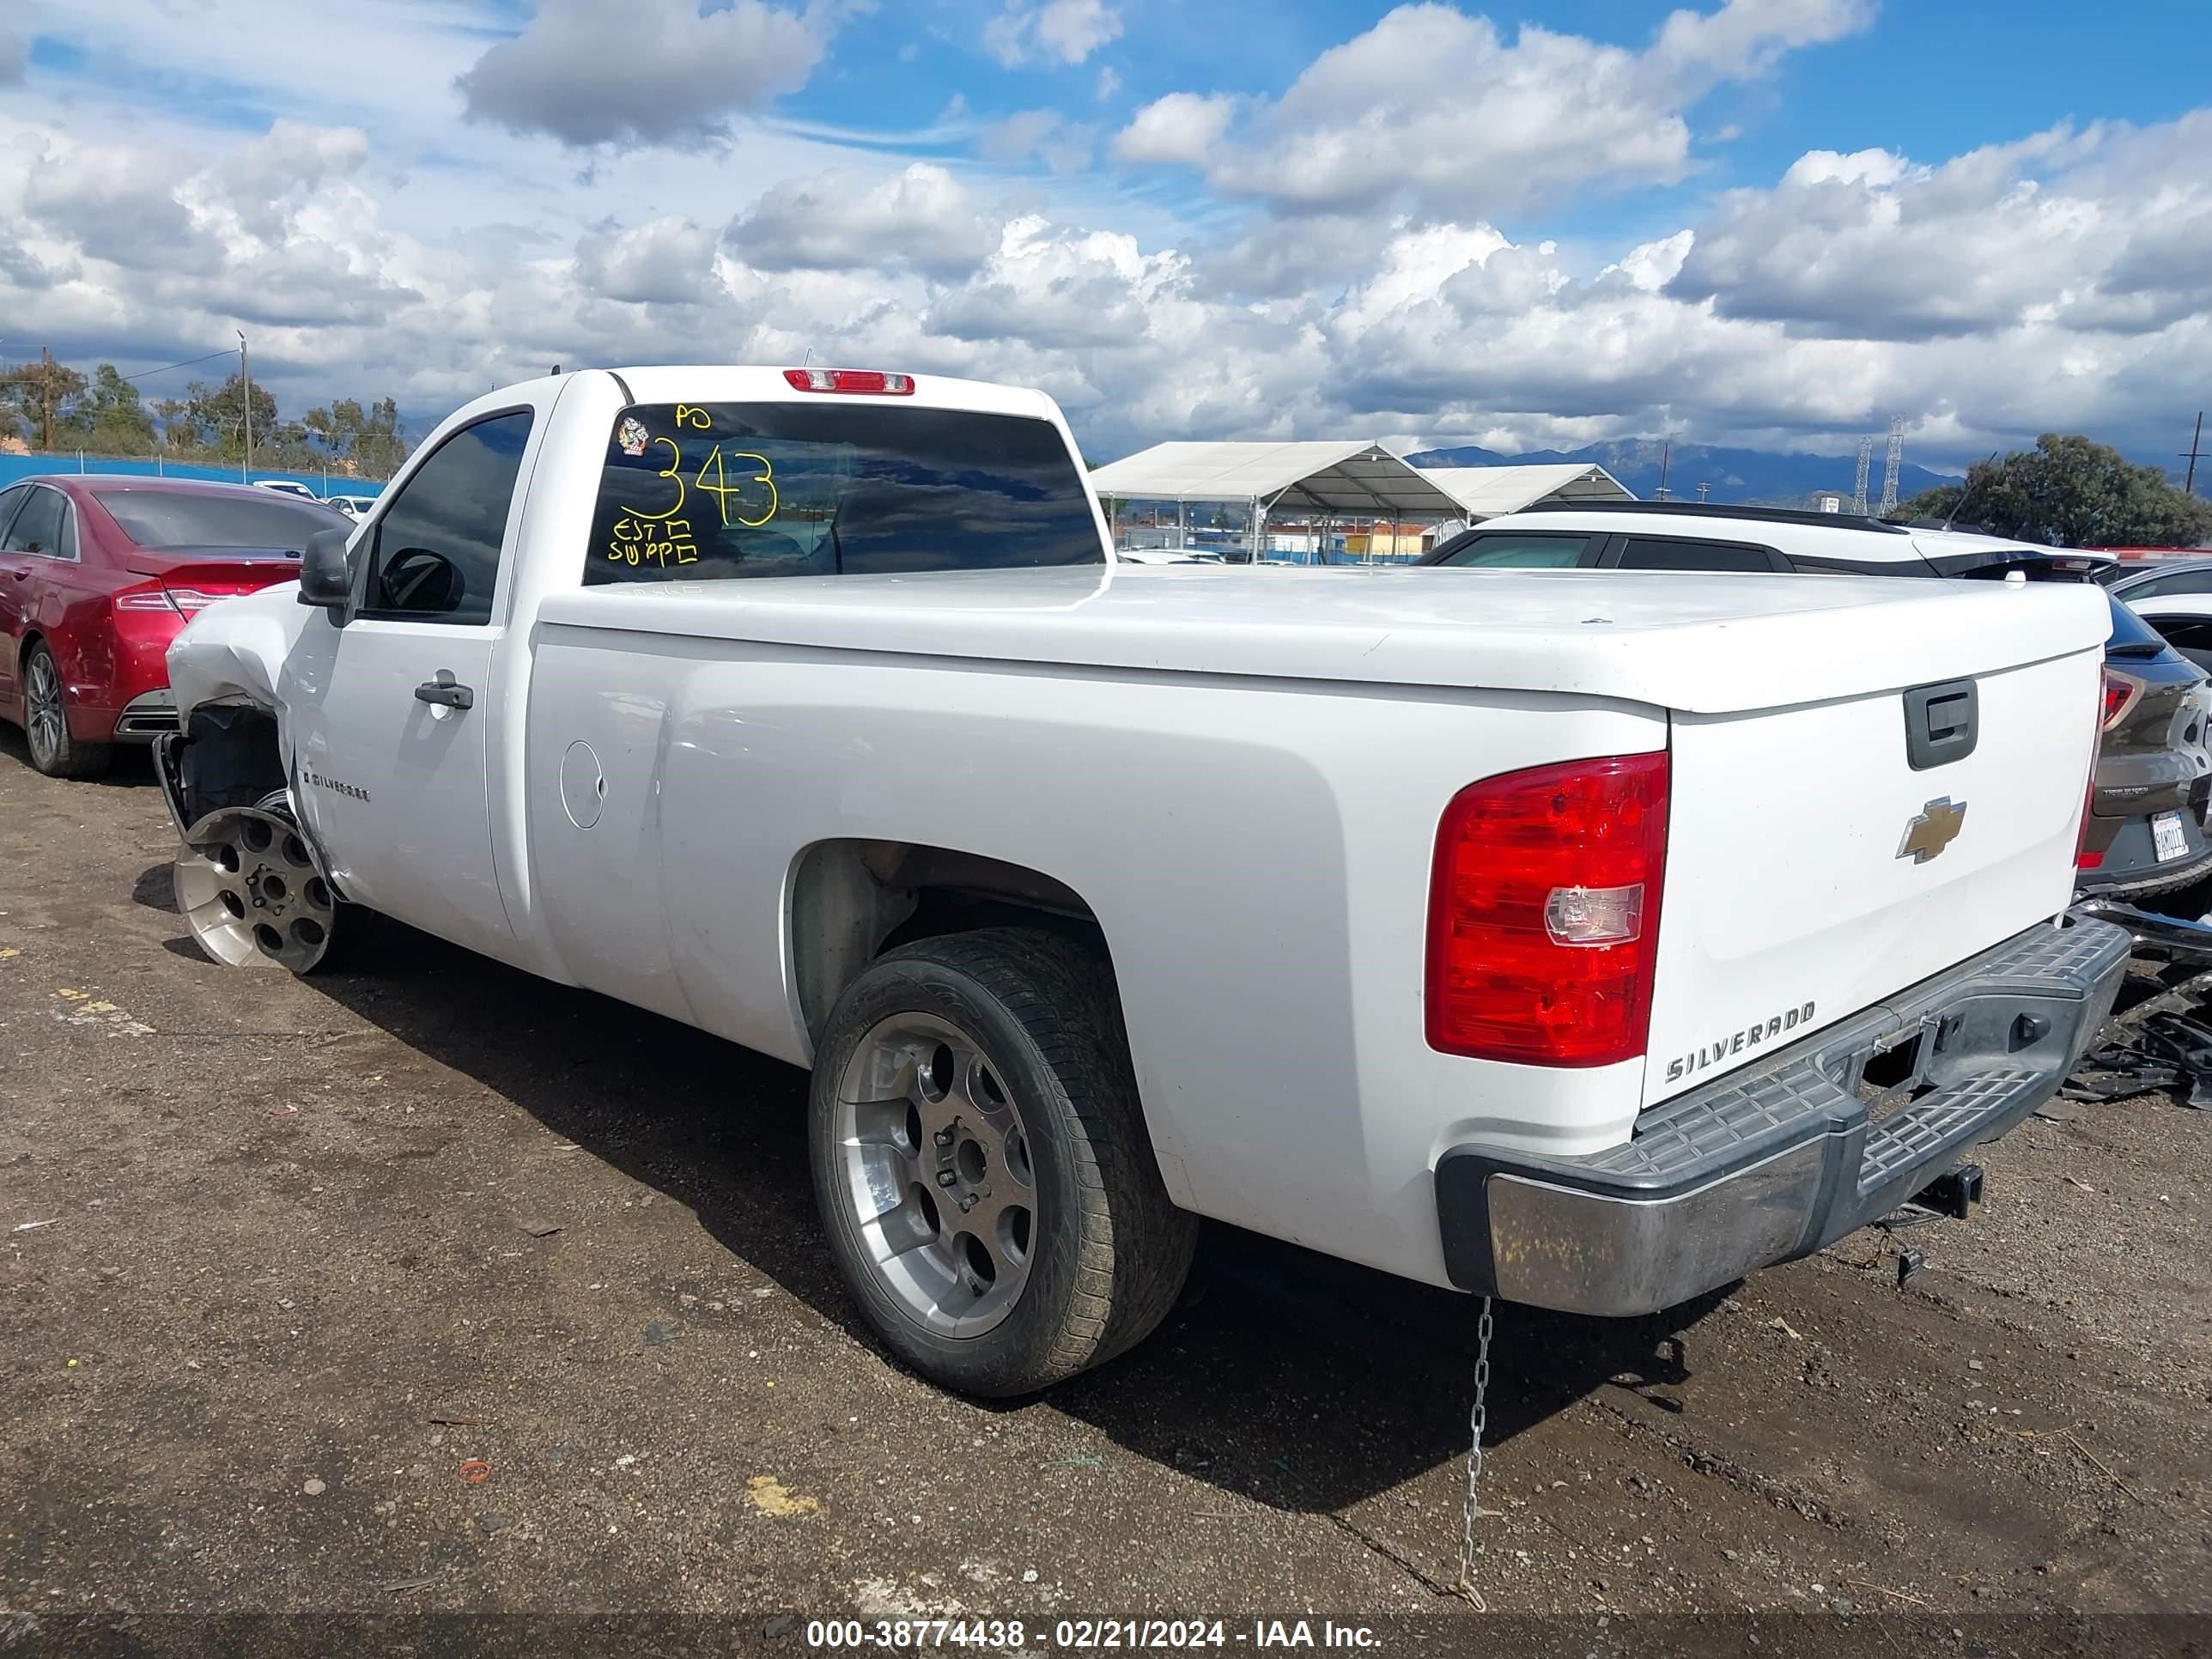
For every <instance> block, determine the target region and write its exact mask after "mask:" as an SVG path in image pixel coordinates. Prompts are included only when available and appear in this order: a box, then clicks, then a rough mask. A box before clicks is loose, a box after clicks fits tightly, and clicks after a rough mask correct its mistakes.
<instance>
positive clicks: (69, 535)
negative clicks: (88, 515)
mask: <svg viewBox="0 0 2212 1659" xmlns="http://www.w3.org/2000/svg"><path fill="white" fill-rule="evenodd" d="M54 551H55V552H57V553H58V554H60V555H61V556H62V557H64V559H74V558H75V557H76V502H74V501H64V502H63V503H62V533H61V534H60V536H59V537H58V538H56V539H55V542H54Z"/></svg>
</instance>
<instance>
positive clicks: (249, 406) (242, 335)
mask: <svg viewBox="0 0 2212 1659" xmlns="http://www.w3.org/2000/svg"><path fill="white" fill-rule="evenodd" d="M237 334H238V378H239V380H240V383H241V384H242V385H243V386H245V388H246V461H245V464H244V465H241V466H240V468H239V469H238V481H239V482H240V483H246V474H247V473H249V472H251V471H253V376H252V374H250V373H249V372H248V371H247V369H246V331H245V330H244V329H242V328H241V329H240V330H238V331H237Z"/></svg>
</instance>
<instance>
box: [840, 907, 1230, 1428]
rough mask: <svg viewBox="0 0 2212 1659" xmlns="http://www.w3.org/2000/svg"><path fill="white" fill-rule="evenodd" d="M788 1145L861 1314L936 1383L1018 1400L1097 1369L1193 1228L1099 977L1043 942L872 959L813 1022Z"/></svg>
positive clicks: (998, 938) (1167, 1287) (990, 935)
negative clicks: (800, 1128)
mask: <svg viewBox="0 0 2212 1659" xmlns="http://www.w3.org/2000/svg"><path fill="white" fill-rule="evenodd" d="M808 1138H809V1142H810V1148H811V1157H812V1163H813V1171H814V1187H815V1196H816V1199H817V1202H818V1203H819V1205H820V1206H821V1212H822V1220H823V1231H824V1232H825V1234H826V1236H827V1237H828V1240H829V1251H830V1255H831V1256H832V1258H833V1259H834V1260H835V1261H836V1264H837V1267H838V1270H839V1272H840V1273H842V1275H843V1276H844V1279H845V1283H846V1286H847V1288H848V1290H849V1291H851V1292H852V1295H853V1298H854V1302H855V1303H856V1304H858V1305H859V1307H860V1313H861V1316H862V1317H863V1318H864V1319H865V1320H866V1322H867V1324H868V1326H869V1328H871V1329H872V1331H874V1333H875V1334H876V1335H877V1336H878V1339H880V1340H882V1342H883V1343H884V1346H886V1347H888V1348H890V1350H891V1352H893V1353H895V1354H896V1355H897V1356H898V1358H900V1359H902V1360H903V1361H904V1362H905V1363H906V1364H908V1365H910V1366H912V1367H913V1368H914V1369H915V1370H918V1371H920V1372H921V1373H922V1374H923V1375H924V1376H927V1377H929V1378H930V1379H932V1380H933V1381H934V1382H937V1383H942V1384H944V1385H945V1386H946V1387H948V1388H951V1389H958V1390H960V1391H962V1392H963V1393H966V1394H971V1395H982V1396H986V1397H992V1398H999V1397H1004V1396H1006V1395H1023V1394H1029V1393H1032V1392H1034V1391H1036V1389H1042V1388H1046V1387H1048V1386H1049V1385H1051V1384H1052V1383H1058V1382H1061V1381H1063V1380H1064V1379H1066V1378H1067V1377H1070V1376H1074V1375H1075V1374H1076V1373H1077V1372H1079V1371H1081V1370H1085V1369H1087V1368H1088V1367H1090V1366H1092V1365H1095V1364H1099V1363H1100V1362H1102V1361H1103V1360H1106V1359H1109V1358H1113V1357H1114V1356H1115V1355H1116V1354H1118V1353H1120V1352H1123V1351H1124V1350H1125V1349H1127V1348H1129V1347H1132V1346H1134V1345H1135V1344H1136V1343H1138V1342H1139V1341H1141V1340H1143V1339H1144V1338H1145V1337H1146V1336H1147V1335H1149V1334H1151V1333H1152V1329H1153V1328H1155V1327H1156V1326H1158V1323H1159V1322H1160V1321H1161V1320H1162V1319H1164V1317H1166V1316H1167V1314H1168V1311H1169V1310H1170V1309H1171V1308H1172V1307H1173V1306H1174V1305H1175V1301H1176V1295H1177V1293H1178V1292H1179V1291H1181V1290H1182V1283H1183V1279H1184V1277H1185V1275H1186V1274H1187V1273H1188V1271H1189V1268H1190V1259H1191V1252H1192V1249H1193V1248H1194V1244H1195V1242H1196V1239H1197V1231H1198V1222H1197V1218H1196V1217H1194V1216H1193V1215H1190V1214H1188V1212H1184V1211H1182V1210H1179V1209H1177V1208H1176V1206H1175V1204H1174V1203H1173V1201H1172V1200H1170V1198H1169V1197H1168V1194H1167V1190H1166V1188H1164V1186H1163V1185H1162V1184H1161V1182H1160V1176H1159V1170H1158V1165H1157V1164H1156V1163H1155V1162H1154V1159H1153V1157H1152V1140H1151V1137H1150V1136H1149V1135H1148V1134H1147V1133H1146V1129H1145V1121H1144V1114H1143V1110H1142V1108H1141V1107H1140V1106H1139V1103H1138V1100H1137V1091H1136V1083H1135V1079H1134V1077H1133V1074H1132V1072H1131V1068H1130V1065H1129V1057H1128V1048H1127V1042H1126V1040H1125V1038H1124V1036H1123V1031H1122V1025H1121V1012H1120V1004H1119V1001H1118V1000H1117V999H1116V997H1115V989H1114V980H1113V974H1112V971H1111V969H1109V967H1108V965H1107V963H1106V961H1105V959H1104V957H1103V955H1101V954H1100V953H1099V952H1097V951H1094V950H1091V949H1088V948H1085V946H1083V945H1077V944H1074V943H1072V942H1071V941H1069V940H1067V939H1061V938H1060V937H1059V936H1057V935H1055V934H1052V933H1044V932H1042V931H1040V930H1036V929H1031V928H1021V927H1001V928H990V929H987V930H984V931H981V932H978V933H958V934H952V935H949V936H946V937H943V938H938V939H925V940H921V941H920V942H918V943H916V944H914V945H906V946H903V947H902V948H901V949H898V950H896V951H890V953H888V954H887V955H885V956H884V957H880V958H878V960H877V961H876V962H874V963H871V964H870V965H869V967H868V968H867V969H866V970H865V971H863V972H862V973H861V975H860V977H859V978H857V979H855V980H854V981H853V983H852V984H851V985H850V986H848V987H847V988H846V990H845V993H844V994H843V995H842V996H841V997H839V998H838V1000H837V1004H836V1007H835V1008H834V1009H833V1010H832V1011H831V1012H830V1015H829V1024H828V1026H827V1028H826V1030H824V1032H823V1038H822V1042H821V1047H820V1050H819V1052H818V1053H817V1055H816V1058H815V1064H814V1082H813V1091H812V1098H811V1107H810V1110H809V1123H808Z"/></svg>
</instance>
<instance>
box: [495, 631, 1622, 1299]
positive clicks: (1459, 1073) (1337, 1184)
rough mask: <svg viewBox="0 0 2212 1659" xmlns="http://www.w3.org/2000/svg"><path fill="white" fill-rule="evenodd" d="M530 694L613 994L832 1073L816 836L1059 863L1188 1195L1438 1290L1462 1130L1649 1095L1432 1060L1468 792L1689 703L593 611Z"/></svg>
mask: <svg viewBox="0 0 2212 1659" xmlns="http://www.w3.org/2000/svg"><path fill="white" fill-rule="evenodd" d="M531 699H532V701H531V708H530V714H529V733H530V737H529V745H530V747H529V757H528V766H529V775H528V779H527V782H526V790H527V794H528V801H529V807H528V811H529V821H530V837H531V848H532V858H533V860H534V861H535V863H536V866H537V871H538V893H537V899H538V907H539V913H540V915H541V916H542V918H543V921H544V926H545V927H546V928H547V929H548V930H549V932H550V934H551V935H552V937H553V939H554V942H555V944H556V947H557V949H558V951H559V952H560V954H561V957H562V966H563V967H564V968H565V969H566V971H567V973H568V975H569V976H571V977H573V978H574V979H575V980H576V981H579V982H580V983H582V984H586V985H589V986H592V987H595V988H598V989H600V990H603V991H606V992H608V993H610V994H613V995H617V996H620V997H623V998H626V999H628V1000H634V1001H637V1002H640V1003H642V1004H644V1005H645V1006H650V1007H653V1008H656V1009H659V1011H661V1012H665V1013H667V1014H670V1015H671V1016H673V1017H675V1018H681V1019H685V1020H688V1021H690V1022H691V1023H694V1024H698V1025H701V1026H702V1027H704V1028H706V1029H708V1030H713V1031H716V1032H719V1033H720V1034H721V1035H723V1036H727V1037H730V1038H732V1040H734V1041H736V1042H742V1043H744V1044H746V1045H748V1046H750V1047H752V1048H759V1049H762V1050H764V1051H766V1052H768V1053H770V1054H776V1055H778V1056H780V1057H781V1058H784V1059H787V1060H793V1061H795V1062H799V1063H802V1064H803V1063H805V1060H807V1059H808V1048H807V1040H806V1036H805V1031H804V1030H803V1027H802V1024H801V1021H800V1019H799V1012H798V1006H797V999H796V996H795V994H794V992H793V979H792V973H791V964H790V962H789V960H788V944H787V939H786V927H787V925H786V921H785V917H786V915H787V905H788V901H789V886H790V882H791V878H792V876H793V872H794V870H795V868H796V866H798V863H799V859H800V857H801V855H802V854H804V853H805V850H806V849H807V848H810V847H811V846H813V845H815V844H816V843H817V842H822V841H824V840H829V839H832V838H857V839H863V840H893V841H905V842H915V843H919V844H922V845H927V846H933V847H940V848H951V849H953V850H957V851H960V852H965V853H972V854H981V855H984V856H987V857H990V858H995V859H1001V860H1006V861H1008V862H1011V863H1014V864H1018V865H1023V866H1028V867H1030V868H1034V869H1038V870H1041V871H1042V872H1043V873H1044V874H1046V875H1048V876H1050V877H1052V878H1054V879H1056V880H1058V881H1060V882H1061V883H1063V884H1066V885H1067V886H1068V887H1071V888H1073V890H1075V891H1076V892H1077V893H1078V894H1079V895H1081V896H1082V897H1083V898H1084V899H1085V901H1086V902H1088V903H1089V905H1090V906H1091V908H1092V909H1093V911H1094V912H1095V913H1096V915H1097V918H1098V920H1099V922H1100V925H1101V927H1102V928H1103V932H1104V933H1105V936H1106V939H1107V942H1108V945H1109V949H1110V950H1111V951H1112V952H1113V955H1114V958H1115V968H1116V970H1117V972H1118V974H1119V976H1120V981H1121V991H1122V997H1123V1001H1124V1006H1125V1010H1126V1012H1127V1021H1128V1028H1129V1034H1130V1043H1131V1048H1132V1050H1133V1056H1134V1059H1135V1061H1136V1066H1137V1072H1138V1078H1139V1086H1140V1089H1141V1091H1142V1093H1143V1097H1144V1101H1145V1107H1146V1116H1147V1120H1148V1121H1149V1122H1150V1124H1151V1125H1152V1133H1153V1137H1154V1141H1155V1145H1156V1146H1157V1148H1158V1152H1159V1153H1160V1156H1161V1162H1162V1169H1163V1174H1164V1176H1165V1178H1166V1180H1167V1182H1168V1185H1169V1188H1170V1191H1171V1192H1172V1193H1173V1194H1175V1196H1176V1198H1177V1200H1179V1201H1181V1202H1182V1203H1183V1204H1185V1205H1186V1206H1188V1207H1190V1208H1193V1209H1194V1210H1197V1211H1199V1212H1202V1213H1205V1214H1207V1215H1212V1216H1216V1217H1218V1218H1223V1219H1225V1220H1229V1221H1232V1222H1236V1223H1238V1224H1240V1225H1247V1226H1252V1227H1256V1228H1260V1229H1261V1230H1263V1231H1267V1232H1270V1233H1273V1234H1275V1235H1277V1236H1279V1237H1291V1238H1294V1239H1297V1240H1298V1241H1299V1242H1301V1243H1307V1244H1310V1245H1312V1246H1313V1247H1315V1248H1317V1249H1324V1250H1328V1251H1330V1252H1332V1253H1334V1254H1337V1255H1344V1256H1346V1257H1349V1258H1351V1259H1353V1260H1356V1261H1365V1262H1369V1263H1370V1264H1372V1265H1376V1266H1378V1267H1386V1268H1389V1269H1391V1270H1393V1271H1395V1272H1400V1273H1408V1274H1411V1275H1413V1276H1416V1277H1419V1278H1424V1279H1430V1280H1431V1281H1433V1282H1438V1283H1441V1282H1443V1262H1442V1257H1441V1251H1440V1248H1439V1245H1438V1243H1437V1226H1436V1212H1435V1201H1434V1195H1433V1190H1432V1186H1431V1182H1430V1179H1429V1175H1428V1171H1429V1169H1430V1166H1431V1163H1432V1161H1433V1158H1434V1155H1435V1153H1436V1152H1437V1150H1438V1149H1439V1148H1441V1147H1443V1146H1448V1145H1450V1144H1453V1143H1454V1142H1455V1141H1458V1140H1463V1139H1468V1138H1469V1137H1471V1136H1478V1135H1479V1136H1480V1137H1482V1138H1484V1139H1487V1140H1490V1141H1492V1142H1494V1143H1496V1144H1500V1145H1505V1146H1524V1147H1528V1148H1530V1149H1532V1150H1536V1149H1541V1150H1547V1151H1554V1152H1579V1151H1588V1150H1592V1149H1595V1148H1596V1147H1599V1146H1605V1145H1608V1144H1610V1143H1612V1142H1613V1141H1616V1140H1618V1139H1620V1136H1621V1135H1622V1134H1623V1133H1625V1132H1626V1126H1627V1124H1628V1123H1629V1122H1630V1121H1632V1118H1633V1115H1634V1113H1635V1110H1636V1109H1637V1103H1638V1090H1639V1088H1640V1085H1641V1079H1642V1067H1641V1066H1640V1065H1639V1064H1637V1063H1635V1062H1629V1063H1627V1064H1626V1065H1623V1066H1612V1067H1607V1068H1603V1069H1601V1070H1596V1071H1588V1072H1575V1073H1541V1072H1534V1071H1531V1070H1530V1069H1528V1068H1525V1067H1521V1066H1505V1065H1496V1064H1492V1063H1488V1062H1484V1061H1480V1060H1466V1059H1462V1058H1457V1057H1454V1056H1449V1055H1443V1054H1437V1053H1435V1052H1433V1051H1431V1049H1430V1048H1428V1047H1427V1045H1426V1042H1425V1039H1424V1037H1423V1035H1422V1023H1421V979H1422V965H1423V954H1424V938H1425V920H1426V905H1427V895H1428V882H1429V868H1430V860H1431V852H1432V849H1433V842H1434V838H1435V835H1436V827H1437V819H1438V817H1439V815H1440V814H1441V812H1442V811H1443V806H1444V805H1445V803H1446V802H1447V801H1448V800H1449V799H1450V797H1451V796H1452V795H1453V794H1454V793H1455V792H1456V791H1457V790H1459V789H1460V788H1462V787H1464V786H1465V785H1466V784H1468V782H1470V781H1474V779H1475V778H1477V777H1479V776H1481V775H1486V774H1489V773H1492V772H1498V771H1504V770H1510V769H1515V768H1518V767H1522V766H1531V765H1538V764H1541V763H1546V762H1550V761H1556V760H1560V759H1566V758H1571V757H1576V756H1582V755H1599V754H1610V753H1628V752H1636V751H1638V750H1650V749H1653V748H1656V747H1659V746H1661V745H1662V744H1663V743H1664V741H1665V737H1666V725H1665V721H1664V719H1663V717H1662V715H1661V714H1659V713H1658V712H1657V711H1656V710H1652V709H1648V708H1635V707H1633V706H1630V705H1621V704H1609V703H1605V702H1598V701H1595V700H1588V699H1585V700H1574V699H1569V698H1565V697H1557V696H1540V695H1537V694H1527V693H1514V694H1491V695H1487V696H1482V695H1479V694H1470V693H1465V692H1452V693H1426V692H1422V691H1419V690H1399V691H1391V692H1385V691H1383V690H1380V689H1378V688H1374V687H1364V686H1363V687H1348V686H1346V685H1342V684H1328V683H1315V682H1301V683H1287V684H1286V683H1283V682H1269V681H1255V680H1237V679H1230V678H1216V677H1204V676H1195V675H1188V674H1154V675H1147V674H1144V673H1141V672H1130V671H1119V672H1107V671H1095V670H1081V669H1073V668H1066V667H1056V666H1039V665H987V664H981V663H976V662H972V661H966V662H963V661H958V660H947V659H916V658H903V657H897V656H891V655H888V654H882V653H856V652H836V651H823V650H814V649H809V648H806V647H790V646H769V645H753V644H748V643H746V642H744V641H728V640H715V641H691V640H685V639H683V638H678V637H672V636H669V635H640V634H635V633H628V632H617V631H615V630H611V629H609V630H600V629H581V628H574V627H560V628H546V629H541V630H540V635H539V638H538V662H537V668H536V673H535V677H534V680H533V684H532V693H531ZM1538 711H1541V714H1539V713H1538ZM1532 716H1534V717H1532ZM576 744H588V745H589V749H590V752H591V754H592V756H593V757H595V759H594V762H593V763H594V764H595V765H596V766H597V767H599V769H601V772H602V775H604V777H605V784H606V789H605V797H604V800H603V802H601V803H599V817H598V818H597V821H596V822H595V823H593V825H592V828H590V829H580V828H579V827H578V826H577V824H576V823H575V822H574V817H572V816H571V813H570V811H569V807H568V805H564V801H563V793H562V771H563V767H564V763H565V764H566V766H567V768H568V778H569V788H568V802H569V804H570V805H573V804H574V802H575V800H576V799H577V798H578V797H577V787H578V785H577V780H578V776H579V772H578V767H579V762H578V760H577V759H575V758H574V745H576ZM592 793H593V794H594V795H596V789H593V790H592ZM584 815H585V816H589V811H588V809H586V813H585V814H584ZM1353 963H1360V964H1361V965H1362V971H1361V975H1360V977H1358V979H1357V980H1355V978H1354V975H1353V973H1352V964H1353Z"/></svg>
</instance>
